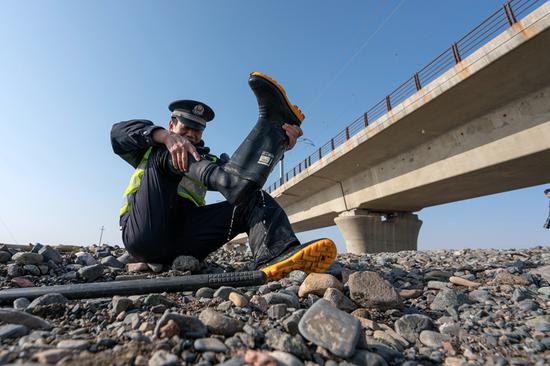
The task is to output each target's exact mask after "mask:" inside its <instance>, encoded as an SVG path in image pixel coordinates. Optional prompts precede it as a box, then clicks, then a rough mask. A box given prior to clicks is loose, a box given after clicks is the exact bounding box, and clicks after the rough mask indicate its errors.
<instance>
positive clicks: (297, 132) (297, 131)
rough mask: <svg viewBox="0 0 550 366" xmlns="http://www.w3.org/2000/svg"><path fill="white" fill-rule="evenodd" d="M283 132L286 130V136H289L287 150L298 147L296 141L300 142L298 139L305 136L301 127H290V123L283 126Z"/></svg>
mask: <svg viewBox="0 0 550 366" xmlns="http://www.w3.org/2000/svg"><path fill="white" fill-rule="evenodd" d="M283 130H285V132H286V135H287V136H288V141H289V142H288V147H287V150H290V149H292V148H293V147H294V146H295V145H296V141H297V140H298V137H300V136H302V135H303V134H304V132H303V131H302V129H301V128H300V127H299V126H296V125H290V124H288V123H285V124H284V125H283Z"/></svg>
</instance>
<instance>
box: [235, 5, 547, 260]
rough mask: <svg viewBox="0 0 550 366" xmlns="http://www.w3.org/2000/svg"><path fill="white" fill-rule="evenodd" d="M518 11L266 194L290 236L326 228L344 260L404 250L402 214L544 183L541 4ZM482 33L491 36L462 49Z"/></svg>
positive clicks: (416, 79) (412, 228)
mask: <svg viewBox="0 0 550 366" xmlns="http://www.w3.org/2000/svg"><path fill="white" fill-rule="evenodd" d="M519 3H521V1H519V2H517V4H519ZM528 3H529V1H528ZM530 3H533V4H535V5H536V6H538V8H535V9H534V10H532V9H530V10H529V11H531V10H532V11H531V12H530V13H528V12H525V13H524V14H523V18H522V19H521V20H518V18H519V16H518V13H521V11H520V10H521V9H519V5H517V4H515V2H514V1H512V2H508V3H506V4H505V6H504V7H503V8H502V9H501V10H500V11H499V12H497V13H495V14H493V15H492V16H491V17H490V18H489V19H488V20H486V21H485V22H484V23H482V24H481V25H480V26H479V27H478V28H476V29H477V30H476V29H474V31H472V32H470V33H469V34H468V35H466V36H465V37H464V38H463V39H461V40H460V41H459V42H457V43H453V45H452V47H451V48H449V50H447V51H446V52H445V53H443V54H442V55H440V56H439V57H438V58H437V59H436V60H434V62H432V63H431V64H430V65H428V66H427V67H425V68H424V69H422V70H421V71H419V72H418V73H416V74H415V75H414V76H413V77H412V78H411V79H410V80H409V81H407V82H406V83H405V84H403V85H402V86H400V87H399V88H398V89H397V90H396V91H395V92H394V93H392V94H390V95H389V96H387V97H386V98H385V99H384V100H383V101H382V102H381V103H379V104H378V105H377V106H375V107H373V108H371V109H370V110H369V111H368V112H367V113H366V114H365V116H363V117H362V118H360V119H358V120H356V121H355V122H354V124H352V125H350V126H348V127H347V128H346V130H345V131H343V132H342V133H341V134H340V135H339V136H340V140H341V141H340V142H341V144H340V145H339V146H338V141H336V140H337V138H338V136H337V138H335V139H333V140H331V141H330V142H329V143H328V144H327V145H325V146H324V147H323V148H321V149H319V151H318V152H316V153H314V154H312V156H310V157H308V158H306V160H304V161H303V162H302V163H301V164H300V165H299V166H298V167H296V168H294V169H293V170H291V172H290V178H289V173H287V174H286V177H285V179H281V182H277V183H276V184H275V185H274V186H272V187H270V188H269V189H268V191H270V193H271V194H272V196H274V197H275V199H276V200H277V201H278V202H279V203H280V204H281V206H282V207H283V208H284V209H285V211H286V212H287V214H288V215H289V219H290V221H291V223H292V225H293V227H294V229H295V230H296V232H300V231H305V230H312V229H317V228H321V227H326V226H331V225H333V224H334V223H336V224H337V225H338V227H339V229H340V230H341V231H342V234H343V237H344V239H345V241H346V245H347V249H348V251H349V252H354V253H365V252H379V251H397V250H406V249H416V247H417V237H418V233H419V230H420V227H421V224H422V222H421V221H420V220H419V219H418V217H417V215H416V214H414V212H417V211H419V210H421V209H422V208H424V207H429V206H433V205H438V204H443V203H448V202H453V201H458V200H463V199H468V198H473V197H479V196H483V195H487V194H493V193H498V192H504V191H509V190H513V189H518V188H523V187H529V186H533V185H538V184H543V183H547V182H550V2H548V1H544V2H541V1H538V2H537V1H531V2H530ZM514 6H516V8H514ZM499 19H500V20H499ZM499 21H500V22H504V24H503V25H501V28H498V26H495V24H498V22H499ZM487 23H488V24H489V25H487V27H486V28H487V29H490V28H489V27H490V26H491V24H492V27H493V28H492V29H493V30H494V29H499V32H498V33H496V34H494V35H493V34H490V36H491V39H490V41H488V42H485V44H483V45H482V46H480V47H475V49H474V47H472V46H471V45H472V44H473V43H475V42H478V43H479V40H480V39H481V40H484V38H482V35H483V33H480V31H479V29H483V28H480V27H482V25H484V24H487ZM487 32H489V31H487ZM487 32H486V33H485V34H487ZM479 34H481V35H479ZM486 38H487V37H486ZM472 39H473V40H472ZM449 60H450V61H449ZM449 62H450V63H449ZM438 65H439V66H438ZM441 65H447V69H445V68H444V67H442V66H441ZM437 67H439V68H440V72H439V75H437V73H436V72H435V71H430V70H435V68H437ZM430 73H431V74H430ZM430 75H431V80H430ZM434 75H435V76H434ZM426 80H428V82H427V81H426ZM423 84H425V85H423ZM407 90H408V94H407ZM380 106H381V107H380ZM377 111H378V115H377ZM372 115H375V116H376V119H375V120H373V118H372ZM369 117H370V118H369ZM357 126H360V128H358V127H357ZM355 131H357V132H355ZM335 141H336V142H335ZM327 146H329V147H330V148H329V149H327V148H326V147H327ZM323 149H324V150H323ZM238 239H241V240H242V239H243V238H242V237H241V238H238Z"/></svg>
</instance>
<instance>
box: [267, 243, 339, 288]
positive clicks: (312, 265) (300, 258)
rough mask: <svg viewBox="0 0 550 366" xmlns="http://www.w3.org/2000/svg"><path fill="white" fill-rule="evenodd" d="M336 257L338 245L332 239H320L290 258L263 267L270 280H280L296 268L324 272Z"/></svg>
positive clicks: (310, 271)
mask: <svg viewBox="0 0 550 366" xmlns="http://www.w3.org/2000/svg"><path fill="white" fill-rule="evenodd" d="M335 259H336V245H335V244H334V242H333V241H332V240H330V239H320V240H316V241H314V242H312V243H311V244H309V245H306V246H304V248H302V249H300V250H299V251H297V252H296V253H294V254H293V255H292V256H290V257H289V258H286V259H283V260H281V261H280V262H277V263H275V264H272V265H270V266H268V267H265V268H262V269H261V271H262V272H264V273H265V274H266V275H267V277H268V278H269V279H270V280H279V279H281V278H283V277H284V276H286V275H287V274H288V273H290V272H292V271H294V270H300V271H304V272H306V273H322V272H324V271H325V270H326V269H327V268H328V267H330V265H331V264H332V262H334V260H335Z"/></svg>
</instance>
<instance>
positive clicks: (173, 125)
mask: <svg viewBox="0 0 550 366" xmlns="http://www.w3.org/2000/svg"><path fill="white" fill-rule="evenodd" d="M176 123H177V121H176V122H174V119H170V121H169V122H168V131H170V132H173V131H174V128H175V127H176Z"/></svg>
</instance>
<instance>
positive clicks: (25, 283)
mask: <svg viewBox="0 0 550 366" xmlns="http://www.w3.org/2000/svg"><path fill="white" fill-rule="evenodd" d="M10 282H11V283H13V284H14V285H16V286H17V287H23V288H26V287H34V283H33V282H32V281H31V280H29V279H28V278H25V277H15V278H12V279H11V281H10Z"/></svg>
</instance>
